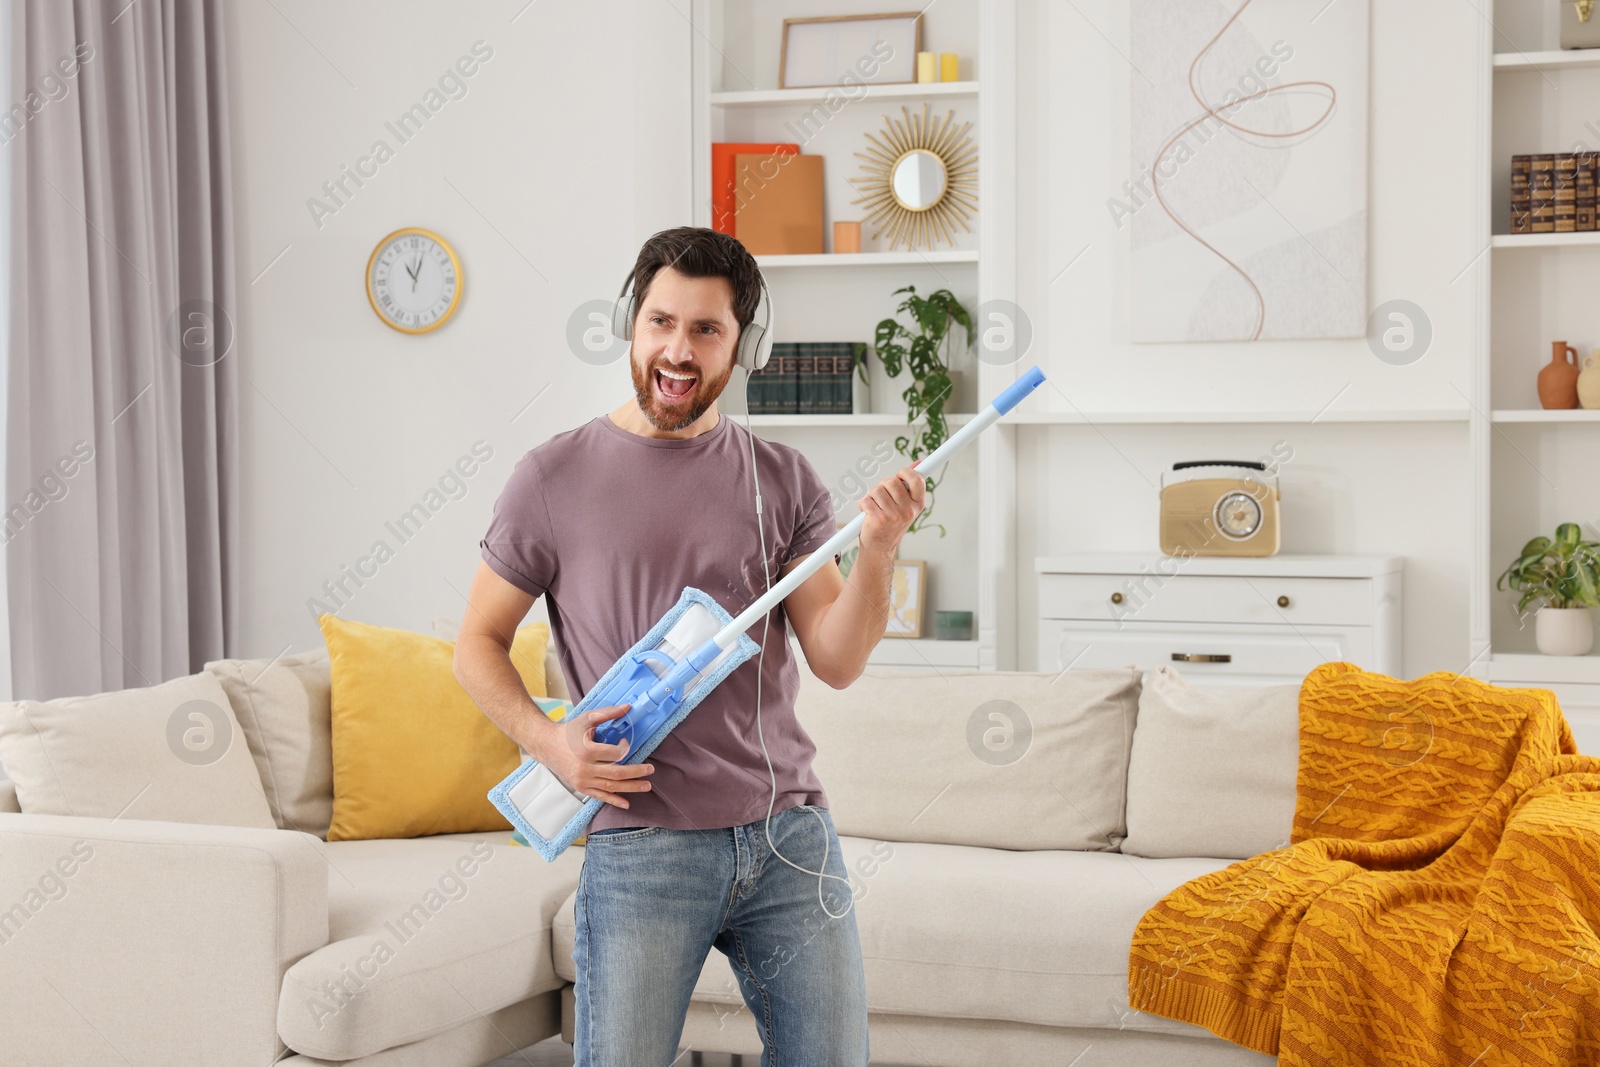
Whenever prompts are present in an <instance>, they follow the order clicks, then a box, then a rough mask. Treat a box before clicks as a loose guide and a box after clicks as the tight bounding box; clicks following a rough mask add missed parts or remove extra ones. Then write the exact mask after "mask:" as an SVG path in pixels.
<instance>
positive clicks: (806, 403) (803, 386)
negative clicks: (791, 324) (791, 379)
mask: <svg viewBox="0 0 1600 1067" xmlns="http://www.w3.org/2000/svg"><path fill="white" fill-rule="evenodd" d="M795 358H796V361H797V365H796V367H795V411H796V413H798V414H801V415H815V414H816V413H817V346H816V345H815V344H802V345H801V346H800V354H799V355H798V356H797V357H795Z"/></svg>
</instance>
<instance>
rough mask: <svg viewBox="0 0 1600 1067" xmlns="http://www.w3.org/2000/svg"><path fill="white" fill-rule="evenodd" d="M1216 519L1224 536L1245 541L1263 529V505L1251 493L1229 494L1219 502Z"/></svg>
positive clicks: (1218, 527)
mask: <svg viewBox="0 0 1600 1067" xmlns="http://www.w3.org/2000/svg"><path fill="white" fill-rule="evenodd" d="M1216 519H1217V529H1218V530H1219V531H1220V532H1221V533H1222V536H1224V537H1228V538H1232V539H1233V540H1235V541H1243V540H1245V539H1246V538H1249V537H1252V536H1254V535H1255V532H1256V531H1257V530H1259V529H1261V504H1260V502H1259V501H1257V500H1256V498H1255V497H1253V496H1251V495H1250V494H1249V493H1243V492H1237V491H1235V492H1232V493H1227V494H1224V496H1223V497H1222V499H1221V500H1218V501H1217V510H1216Z"/></svg>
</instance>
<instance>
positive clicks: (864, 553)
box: [817, 548, 894, 689]
mask: <svg viewBox="0 0 1600 1067" xmlns="http://www.w3.org/2000/svg"><path fill="white" fill-rule="evenodd" d="M893 580H894V553H893V552H892V551H884V550H874V549H869V548H862V549H861V551H860V552H858V553H856V561H855V563H853V564H852V565H851V567H850V574H849V575H848V576H847V577H846V578H845V583H844V590H843V591H842V592H841V593H840V594H839V599H838V600H835V601H834V602H833V604H832V606H831V607H829V608H828V610H827V612H826V613H825V614H824V615H823V616H822V621H821V622H820V623H818V624H817V645H818V646H819V647H818V650H817V651H818V655H817V659H818V660H819V661H820V662H821V663H824V664H827V665H828V667H829V668H830V670H829V674H830V677H827V678H823V681H825V682H828V683H829V684H830V685H832V686H833V687H834V688H835V689H843V688H844V687H845V686H847V685H849V684H850V683H851V682H853V681H855V680H856V679H857V678H859V677H860V676H861V672H862V670H863V669H865V668H866V665H867V657H868V656H869V655H871V653H872V650H873V649H874V648H875V647H877V644H878V642H879V640H881V639H882V638H883V631H884V627H885V626H886V625H887V623H888V621H889V586H890V584H891V583H892V582H893Z"/></svg>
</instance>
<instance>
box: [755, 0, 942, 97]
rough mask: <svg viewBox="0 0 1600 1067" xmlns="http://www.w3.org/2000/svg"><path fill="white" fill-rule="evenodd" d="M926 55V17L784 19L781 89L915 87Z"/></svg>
mask: <svg viewBox="0 0 1600 1067" xmlns="http://www.w3.org/2000/svg"><path fill="white" fill-rule="evenodd" d="M921 50H922V12H920V11H898V12H893V13H890V14H883V15H825V16H822V17H819V18H808V19H784V20H783V46H782V51H781V52H780V53H779V56H778V86H779V87H780V88H783V89H806V88H816V87H822V86H836V85H850V84H856V83H870V84H875V85H893V84H899V83H902V82H914V81H916V80H917V53H918V52H919V51H921Z"/></svg>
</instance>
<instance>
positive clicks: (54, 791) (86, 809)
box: [0, 671, 277, 830]
mask: <svg viewBox="0 0 1600 1067" xmlns="http://www.w3.org/2000/svg"><path fill="white" fill-rule="evenodd" d="M0 763H4V764H5V768H6V773H7V774H9V775H10V776H11V778H12V780H13V781H14V782H15V783H16V790H17V802H18V804H19V805H20V806H21V808H22V810H23V811H24V812H27V813H28V814H31V815H84V816H91V817H99V818H105V819H112V818H116V817H118V816H122V817H125V818H129V819H158V820H163V821H167V822H186V823H208V824H211V825H216V826H251V827H256V828H259V829H264V830H273V829H277V824H276V823H275V822H273V819H272V811H271V809H270V808H269V807H268V805H267V798H266V797H265V796H264V795H263V793H262V789H261V778H260V776H259V775H258V774H257V773H256V767H255V763H254V762H253V761H252V760H251V758H250V748H249V745H248V744H247V743H246V741H245V738H244V731H243V730H242V729H241V728H240V725H239V720H238V718H237V717H235V715H234V713H233V707H232V704H231V703H230V702H229V700H228V694H227V693H226V692H224V691H223V688H222V685H221V683H219V682H218V681H217V679H216V678H214V677H213V676H212V675H210V674H207V673H205V672H204V671H202V672H200V673H198V674H191V675H187V676H185V677H182V678H174V679H172V680H171V681H167V682H162V683H160V684H159V685H152V686H146V687H143V688H139V689H123V690H119V691H116V692H111V693H97V694H95V695H94V696H84V697H61V698H59V699H56V700H47V701H38V700H17V701H11V702H9V703H5V704H0Z"/></svg>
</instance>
